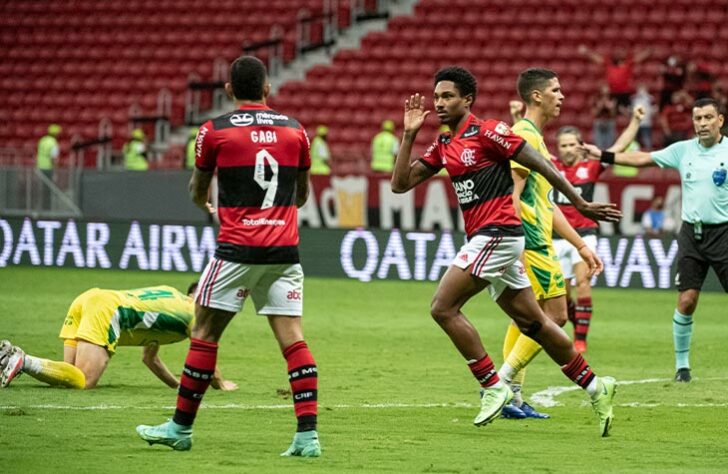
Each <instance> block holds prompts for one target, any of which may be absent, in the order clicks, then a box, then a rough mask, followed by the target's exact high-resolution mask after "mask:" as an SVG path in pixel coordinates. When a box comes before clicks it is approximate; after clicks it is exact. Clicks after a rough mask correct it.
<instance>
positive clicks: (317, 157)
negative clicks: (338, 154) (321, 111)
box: [311, 125, 331, 174]
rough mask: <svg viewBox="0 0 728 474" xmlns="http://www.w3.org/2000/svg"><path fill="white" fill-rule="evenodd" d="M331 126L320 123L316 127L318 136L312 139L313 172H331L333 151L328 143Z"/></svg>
mask: <svg viewBox="0 0 728 474" xmlns="http://www.w3.org/2000/svg"><path fill="white" fill-rule="evenodd" d="M328 134H329V127H327V126H326V125H319V126H318V127H316V136H315V137H313V140H312V141H311V174H331V168H329V165H330V163H331V152H330V151H329V145H328V143H326V136H327V135H328Z"/></svg>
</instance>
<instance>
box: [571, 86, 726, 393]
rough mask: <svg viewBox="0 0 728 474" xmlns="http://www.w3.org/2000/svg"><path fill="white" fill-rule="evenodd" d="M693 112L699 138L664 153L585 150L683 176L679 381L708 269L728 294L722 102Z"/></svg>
mask: <svg viewBox="0 0 728 474" xmlns="http://www.w3.org/2000/svg"><path fill="white" fill-rule="evenodd" d="M692 112H693V126H694V127H695V134H696V135H697V137H696V138H693V139H691V140H683V141H680V142H676V143H673V144H672V145H670V146H669V147H667V148H665V149H663V150H659V151H653V152H651V153H645V152H640V151H633V152H627V153H616V154H615V153H611V152H608V151H601V150H599V149H598V148H596V147H595V146H593V145H584V148H585V149H586V151H587V152H588V153H589V154H590V155H592V156H594V157H597V158H600V159H601V161H602V163H608V164H613V163H617V164H620V165H628V166H635V167H640V168H641V167H647V166H659V167H661V168H675V169H677V170H678V171H679V172H680V181H681V184H682V220H683V225H682V226H681V227H680V234H679V235H678V252H677V275H676V277H675V284H676V285H677V289H678V291H679V297H678V300H677V308H675V314H674V315H673V319H672V335H673V340H674V342H675V366H676V368H677V373H676V374H675V381H676V382H690V379H691V376H690V364H689V362H688V355H689V353H690V338H691V337H692V334H693V313H694V312H695V308H696V307H697V306H698V296H700V289H701V288H702V286H703V282H704V281H705V277H706V275H707V274H708V268H709V267H713V270H714V271H715V273H716V274H717V275H718V279H719V280H720V284H721V286H722V287H723V289H724V290H725V291H726V292H728V139H727V138H726V137H724V136H723V135H722V134H721V128H722V127H723V122H724V120H725V117H724V114H723V111H722V110H720V105H719V104H718V102H717V101H715V100H714V99H710V98H706V99H699V100H697V101H696V102H695V104H694V105H693V109H692Z"/></svg>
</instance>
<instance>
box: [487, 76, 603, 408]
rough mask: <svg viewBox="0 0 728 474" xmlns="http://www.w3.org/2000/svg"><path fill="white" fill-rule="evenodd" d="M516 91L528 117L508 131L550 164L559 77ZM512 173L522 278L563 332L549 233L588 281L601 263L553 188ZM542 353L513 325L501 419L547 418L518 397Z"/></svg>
mask: <svg viewBox="0 0 728 474" xmlns="http://www.w3.org/2000/svg"><path fill="white" fill-rule="evenodd" d="M517 89H518V94H519V95H520V96H521V99H522V100H523V101H524V102H525V104H526V113H525V115H524V116H523V118H522V119H520V120H519V121H517V122H516V123H515V124H514V125H513V128H512V130H513V132H514V133H515V134H517V135H519V136H521V137H523V138H524V139H525V140H526V141H527V142H528V144H529V145H531V146H532V147H534V148H535V149H536V150H538V151H539V153H540V154H541V155H542V156H543V158H544V160H546V161H547V162H549V163H551V154H550V153H549V151H548V149H547V148H546V144H545V142H544V138H543V133H542V132H541V130H542V129H543V127H544V126H545V125H546V124H547V123H548V122H550V121H551V120H553V119H554V118H556V117H558V116H559V113H560V111H561V103H562V102H563V100H564V95H563V93H562V91H561V85H560V84H559V79H558V76H557V75H556V73H555V72H553V71H550V70H548V69H541V68H531V69H527V70H525V71H523V72H522V73H521V74H520V75H519V77H518V83H517ZM512 109H513V104H512ZM511 113H513V110H511ZM511 173H512V176H513V202H514V205H515V208H516V212H517V213H518V214H519V215H520V217H521V220H522V222H523V230H524V234H525V240H526V245H525V250H524V252H523V262H524V264H525V267H526V273H527V275H528V278H529V280H530V281H531V285H532V286H533V292H534V294H535V296H536V299H537V300H538V302H539V305H540V306H541V308H542V309H543V310H544V312H545V313H546V314H547V315H548V316H549V318H550V319H552V320H553V321H554V322H556V323H557V324H558V325H559V326H563V325H564V324H566V321H567V310H566V296H565V295H566V286H565V282H564V276H563V274H562V272H561V266H560V264H559V260H558V257H557V256H556V252H555V250H554V245H553V242H552V237H551V234H552V231H553V230H556V232H558V233H559V235H561V236H562V237H564V238H565V239H566V240H567V241H569V242H570V243H571V244H572V245H574V247H576V248H577V249H578V250H579V255H580V256H581V258H582V259H583V260H584V261H585V262H586V263H587V265H588V267H589V274H590V276H591V275H593V274H594V273H595V272H597V271H601V269H602V262H601V261H600V260H599V257H597V255H596V254H595V253H594V252H593V251H592V250H591V249H590V248H589V247H587V245H586V244H585V243H584V241H583V240H582V239H581V237H579V234H577V233H576V231H575V230H574V229H573V228H572V227H571V226H570V225H569V223H568V222H567V221H566V218H565V217H564V215H563V214H562V213H561V211H560V210H559V209H558V207H556V206H554V203H553V189H552V187H551V184H549V182H548V181H547V180H546V179H545V178H544V177H543V176H542V175H541V174H539V173H538V172H535V171H533V170H530V169H528V168H525V167H523V166H521V165H520V164H518V163H516V162H514V161H511ZM540 351H541V346H540V345H539V344H538V343H537V342H536V341H534V340H533V339H531V338H529V337H527V336H525V335H523V334H521V331H520V330H519V329H518V327H517V326H516V325H515V324H511V325H510V326H509V328H508V332H507V333H506V337H505V341H504V343H503V357H504V360H505V362H504V364H503V365H502V366H501V370H500V371H499V375H500V377H501V378H502V379H503V380H505V381H506V382H507V383H509V384H510V386H511V389H512V390H513V392H514V398H513V402H512V404H511V405H509V406H507V407H505V408H504V410H503V416H504V417H506V418H526V417H531V418H548V415H545V414H542V413H538V412H536V411H535V410H534V409H533V408H532V407H531V406H530V405H528V404H527V403H525V402H524V401H523V398H522V396H521V386H522V384H523V378H524V375H525V370H524V369H525V367H526V365H528V363H529V362H530V361H531V360H533V358H534V357H535V356H536V355H537V354H538V353H539V352H540Z"/></svg>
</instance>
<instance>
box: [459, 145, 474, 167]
mask: <svg viewBox="0 0 728 474" xmlns="http://www.w3.org/2000/svg"><path fill="white" fill-rule="evenodd" d="M460 161H462V162H463V164H464V165H465V166H473V165H475V151H473V150H472V149H470V148H466V149H464V150H463V152H462V153H461V154H460Z"/></svg>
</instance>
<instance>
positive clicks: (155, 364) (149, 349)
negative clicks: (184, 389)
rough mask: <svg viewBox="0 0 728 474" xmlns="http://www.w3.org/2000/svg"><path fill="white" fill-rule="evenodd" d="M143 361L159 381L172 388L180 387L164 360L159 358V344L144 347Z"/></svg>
mask: <svg viewBox="0 0 728 474" xmlns="http://www.w3.org/2000/svg"><path fill="white" fill-rule="evenodd" d="M142 361H143V362H144V365H146V366H147V367H148V368H149V370H151V371H152V373H153V374H154V375H156V376H157V378H158V379H159V380H161V381H162V382H164V383H165V384H167V386H169V387H171V388H177V387H179V380H177V377H175V376H174V375H172V372H170V371H169V369H168V368H167V366H166V365H164V362H162V359H160V358H159V344H150V345H148V346H144V351H143V357H142Z"/></svg>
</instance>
